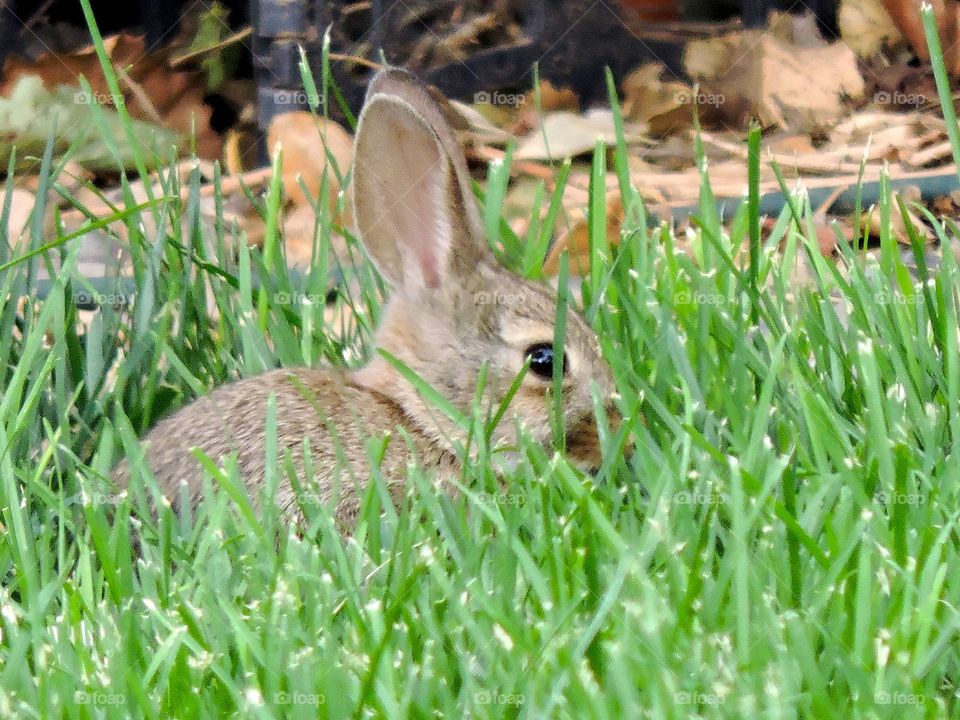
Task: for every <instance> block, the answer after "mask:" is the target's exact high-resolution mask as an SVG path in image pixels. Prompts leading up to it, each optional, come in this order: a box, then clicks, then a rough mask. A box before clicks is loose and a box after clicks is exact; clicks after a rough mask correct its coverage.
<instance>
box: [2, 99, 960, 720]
mask: <svg viewBox="0 0 960 720" xmlns="http://www.w3.org/2000/svg"><path fill="white" fill-rule="evenodd" d="M942 87H943V86H942ZM614 107H616V104H614ZM754 137H755V136H754ZM758 147H759V145H758V144H757V143H756V142H753V143H752V144H751V148H752V154H751V162H752V163H758V162H760V158H759V153H758V150H757V148H758ZM143 152H144V153H147V152H148V149H146V148H144V149H143ZM608 161H609V163H611V166H612V168H613V169H614V170H615V171H616V172H617V174H618V176H619V177H620V180H621V191H622V193H623V196H624V198H623V199H624V205H625V207H626V209H627V222H626V225H625V227H624V230H623V233H622V238H621V243H620V245H619V246H618V247H616V248H610V247H606V246H605V234H604V227H605V219H604V217H603V211H604V202H603V183H602V182H600V180H601V179H602V178H603V176H604V174H605V172H606V165H607V163H608ZM63 162H64V160H63V159H62V158H60V157H57V158H54V154H53V149H52V147H51V148H49V149H48V153H47V155H46V156H45V157H44V158H43V167H42V169H41V173H40V176H41V179H42V182H44V183H47V182H50V180H49V179H50V178H55V177H57V176H58V169H59V168H58V166H59V165H60V164H62V163H63ZM167 165H168V166H169V167H170V168H171V169H170V170H167V171H161V172H160V176H161V177H162V178H163V193H162V194H161V195H158V196H157V197H156V198H154V199H153V200H152V201H150V202H148V203H146V204H141V205H136V204H135V203H134V202H133V201H131V202H130V203H129V204H128V209H126V210H123V211H121V212H119V213H117V214H115V215H113V216H110V217H108V218H106V219H105V220H101V221H98V224H99V225H101V226H103V225H106V226H108V227H112V228H117V227H122V230H123V236H124V237H125V238H126V241H127V242H128V243H129V246H130V250H131V252H132V253H133V255H134V261H135V262H134V267H135V268H136V272H135V276H134V278H133V279H132V287H130V288H124V289H123V291H122V295H123V297H122V299H123V300H124V301H125V302H124V303H120V304H119V305H118V306H117V307H113V306H112V305H111V304H110V303H106V304H105V305H104V306H103V307H102V309H101V310H100V311H99V312H97V313H94V314H92V315H83V316H81V312H80V311H79V310H78V308H77V304H78V299H79V298H81V297H90V296H91V295H92V296H94V297H97V296H98V295H103V294H104V293H105V292H106V290H104V289H103V288H93V287H91V286H89V284H87V283H86V281H85V280H84V279H83V278H82V277H81V275H80V274H79V273H78V271H77V269H76V268H77V263H78V255H77V247H76V243H75V242H74V240H75V238H73V237H71V236H70V235H68V234H65V233H58V234H57V237H55V238H51V237H49V236H45V235H44V233H43V228H42V224H41V223H39V222H37V223H34V226H33V231H32V233H31V237H30V245H29V247H26V248H20V249H19V250H15V251H12V252H11V251H8V250H7V243H6V242H2V243H0V253H2V255H0V297H2V298H3V299H4V300H3V305H2V308H0V385H2V388H3V394H2V399H0V522H2V529H3V531H2V534H0V573H2V578H3V580H2V585H0V717H3V718H54V717H56V718H59V717H64V718H128V717H146V718H168V717H169V718H222V717H237V718H275V717H276V718H280V717H283V718H310V719H313V718H318V717H320V718H327V717H330V718H344V717H389V718H404V717H410V718H430V717H449V718H459V717H477V718H488V717H490V718H500V717H522V718H554V717H557V718H644V717H649V718H657V719H660V718H689V717H696V716H699V717H704V718H744V717H771V718H818V719H819V718H833V717H837V718H861V717H862V718H885V717H898V718H905V717H909V718H912V717H929V718H940V717H958V716H960V702H958V688H957V685H958V683H960V657H958V653H957V644H956V640H957V629H958V625H960V613H958V610H957V607H958V606H960V586H958V584H957V583H956V582H951V580H950V579H951V578H954V579H956V578H957V577H960V536H958V527H957V523H958V515H960V506H958V496H960V462H958V461H957V458H958V457H960V349H958V342H960V332H958V314H960V270H958V267H957V262H956V259H955V258H954V255H953V253H951V252H944V254H943V262H942V264H941V265H940V266H939V267H937V268H927V267H926V266H925V265H924V261H923V257H924V256H923V253H922V251H921V248H920V244H919V239H918V238H915V241H916V242H915V247H914V250H915V253H914V256H915V259H916V261H917V267H916V268H913V269H910V268H908V267H907V266H906V265H905V264H904V260H903V258H902V255H901V253H900V252H899V250H898V248H897V242H896V239H895V238H894V236H893V233H891V232H886V233H881V235H882V244H881V248H880V252H879V253H878V254H876V255H873V256H868V255H867V254H865V253H864V252H863V251H862V248H860V247H858V246H859V244H860V241H859V239H858V241H857V243H855V244H854V246H853V247H851V246H850V245H849V244H848V243H846V242H841V243H840V251H839V253H838V257H837V258H834V259H826V258H823V257H821V256H820V255H819V251H818V249H817V247H818V245H817V241H816V237H815V231H814V228H813V218H812V211H811V209H810V207H809V203H808V202H806V200H805V197H804V196H803V194H802V193H798V194H794V195H793V196H792V200H791V202H790V203H789V204H788V206H787V207H785V208H784V210H783V212H782V214H781V215H780V216H779V218H778V219H777V222H776V225H775V227H774V228H773V230H772V231H771V232H770V233H769V234H767V235H765V236H763V237H761V235H760V224H759V219H758V218H757V217H756V214H755V213H753V212H751V209H752V208H755V207H756V205H755V204H751V203H749V202H744V203H742V204H741V205H740V206H739V208H737V209H736V210H735V211H734V210H733V209H732V208H730V207H728V208H727V212H726V214H725V216H721V214H720V213H718V211H717V208H716V205H715V203H714V200H713V197H712V195H711V192H710V186H709V182H708V179H707V176H706V174H705V175H704V180H703V186H702V193H701V195H702V205H701V210H700V212H699V214H698V216H697V223H696V226H697V229H696V231H694V232H692V233H691V234H690V235H688V236H679V237H678V236H675V234H674V233H673V231H672V230H671V229H670V228H669V227H667V226H666V225H656V224H654V223H651V222H649V221H648V220H649V219H648V217H647V216H646V214H645V212H644V209H643V207H642V204H641V203H640V202H639V199H638V197H637V195H636V191H635V190H634V189H633V188H631V187H630V183H629V178H628V174H627V165H626V156H625V150H624V147H623V146H622V144H621V145H620V146H619V147H617V148H616V149H615V150H614V151H613V152H612V153H611V154H610V157H609V158H608V157H607V154H606V153H604V152H598V153H597V154H596V155H595V158H594V172H595V176H596V178H597V179H598V182H597V191H596V192H595V193H594V194H593V200H592V201H591V218H590V226H591V228H592V229H593V231H595V232H594V235H593V237H594V243H593V246H592V252H591V256H592V257H591V267H590V273H589V274H588V275H587V276H586V277H584V278H583V281H582V283H579V284H577V285H575V287H574V289H573V290H572V291H571V293H570V295H569V302H571V303H572V304H574V305H577V306H579V307H580V308H581V309H582V310H583V312H584V314H585V315H586V317H587V318H588V320H589V322H590V323H591V324H592V325H593V326H594V327H595V328H596V330H597V332H598V334H599V336H600V339H601V344H602V346H603V350H604V354H605V356H606V357H607V358H608V360H609V361H610V363H611V366H612V367H613V370H614V374H615V376H616V381H617V386H618V390H619V394H620V404H621V409H622V410H623V411H624V413H625V416H626V429H627V431H628V433H629V436H630V439H631V440H632V443H633V450H632V453H630V454H626V453H624V452H623V451H622V446H623V442H622V440H623V438H622V437H621V436H617V435H615V434H613V433H607V432H604V438H605V443H606V447H605V452H604V455H605V460H604V463H603V465H602V467H601V469H600V471H599V473H598V474H597V475H595V476H588V475H584V474H583V473H581V472H580V471H579V470H577V469H576V468H574V467H573V466H571V465H570V464H569V463H568V462H567V461H566V460H565V459H564V457H563V454H562V452H559V451H555V450H552V449H544V448H542V447H539V446H537V445H534V444H532V443H526V444H525V445H524V446H523V447H522V448H519V451H518V452H516V453H515V458H514V460H515V462H514V467H513V469H511V470H510V471H509V473H508V474H507V475H506V476H505V477H504V478H503V481H504V484H505V485H506V488H507V489H506V490H505V491H504V490H502V489H501V486H500V485H499V483H498V478H497V477H496V475H495V474H494V472H493V470H492V469H491V454H493V453H496V452H498V450H497V449H496V448H492V447H490V444H489V443H488V442H487V441H488V438H489V428H488V423H487V422H486V421H487V420H488V415H487V414H486V413H487V412H488V411H489V409H486V408H482V407H478V408H477V412H476V416H475V417H474V418H473V425H472V427H473V430H474V432H473V437H472V440H473V442H474V443H475V446H476V447H475V452H474V456H473V457H474V459H473V460H472V461H470V462H468V463H467V465H466V467H465V470H464V474H463V477H462V479H461V483H462V487H463V492H462V493H461V496H460V497H459V498H457V499H451V498H448V497H444V496H438V495H437V493H436V491H435V490H434V488H433V484H432V483H431V480H430V477H429V473H427V472H425V471H423V470H422V469H418V468H412V469H411V473H410V477H409V488H410V491H409V495H408V499H407V501H406V502H405V503H404V504H403V505H402V506H401V507H399V508H396V509H395V508H394V507H393V506H392V505H391V504H390V503H389V501H388V498H389V494H388V492H387V491H386V489H385V488H384V486H383V482H382V480H381V479H380V478H379V477H377V476H374V477H373V478H372V480H371V484H370V487H369V490H368V492H367V494H366V495H365V497H364V503H363V508H362V510H361V515H360V521H359V525H358V527H357V529H356V531H355V533H354V534H353V535H352V536H349V537H348V536H343V535H341V534H340V533H339V532H337V530H336V528H335V526H334V523H333V520H332V517H331V513H330V512H329V508H325V507H314V508H312V509H311V511H310V512H309V513H308V514H307V515H308V518H307V522H306V523H305V526H304V527H289V526H287V525H285V524H283V523H282V522H281V520H280V516H279V513H278V512H276V511H275V509H274V508H272V507H271V506H270V504H269V503H267V504H266V507H265V508H264V509H263V510H262V511H256V512H255V511H253V510H251V500H250V499H249V498H247V497H246V496H244V495H243V493H242V492H239V491H238V490H237V488H238V483H237V477H236V471H235V468H231V467H230V466H229V464H228V466H227V467H226V468H222V469H217V468H211V470H210V472H209V473H208V480H209V483H208V486H209V487H208V492H207V493H206V495H205V498H204V500H203V501H202V502H201V503H200V504H199V505H197V506H195V507H192V508H189V509H188V511H186V512H183V513H181V514H179V515H177V514H174V513H173V512H172V511H171V509H170V507H169V506H168V505H166V504H164V503H162V502H160V503H157V502H155V499H156V495H155V492H156V488H155V486H154V485H153V484H152V482H151V479H150V478H149V477H147V476H146V474H141V475H139V476H135V478H134V482H133V483H132V486H131V490H130V492H118V491H117V489H116V488H115V487H113V486H112V485H111V483H110V470H111V468H112V466H113V464H114V462H115V461H116V460H117V459H118V458H119V457H120V456H121V455H123V454H130V453H132V452H133V451H134V448H135V444H136V442H137V437H138V436H141V435H142V434H143V433H144V432H145V431H146V430H147V429H148V428H149V427H151V426H152V425H153V424H154V423H155V422H156V420H158V419H159V418H161V417H163V416H164V415H166V414H168V413H169V412H171V411H172V410H174V409H175V408H177V407H180V406H182V405H183V404H184V403H186V402H187V401H189V400H190V399H191V398H193V397H195V396H197V395H200V394H203V393H205V392H207V391H208V390H209V389H211V388H212V387H214V386H216V385H218V384H221V383H223V382H226V381H228V380H230V379H235V378H238V377H248V376H252V375H256V374H258V373H260V372H262V371H264V370H266V369H268V368H272V367H276V366H295V365H302V364H316V363H320V362H329V363H334V364H348V363H355V362H357V358H358V357H360V356H363V355H364V353H368V352H370V347H369V343H368V340H369V336H370V331H371V328H372V327H374V326H375V325H376V322H377V320H378V315H379V310H380V306H381V304H382V301H383V284H382V283H381V282H380V281H379V280H378V278H377V277H376V275H375V273H374V271H373V270H372V267H370V266H369V265H368V264H367V263H366V261H365V260H364V259H363V257H364V256H363V255H362V253H361V252H360V251H359V248H358V246H357V244H356V241H355V239H353V238H351V237H348V244H349V246H350V247H352V248H354V250H355V258H356V264H355V265H353V266H351V267H348V268H346V269H344V270H342V271H341V274H343V273H345V274H346V275H347V276H348V279H349V280H350V281H349V282H345V283H344V284H343V285H342V286H341V287H342V288H346V290H344V291H343V292H341V293H340V294H339V295H338V296H337V298H336V300H335V305H336V307H334V308H330V307H327V306H325V304H324V303H322V302H311V300H315V299H316V298H317V297H318V296H319V293H318V289H322V293H323V295H326V292H327V288H328V286H329V280H328V278H329V276H330V274H331V270H332V268H331V263H330V252H329V250H330V238H331V233H332V232H334V231H335V230H336V228H334V227H333V226H332V223H331V221H330V219H329V218H326V217H321V219H320V220H319V222H318V225H317V228H316V248H315V256H316V258H317V261H316V262H315V263H314V265H313V267H312V268H311V270H310V272H309V273H306V274H295V273H291V272H288V270H287V268H286V266H285V263H284V260H283V255H282V252H281V249H282V244H281V238H280V236H279V235H278V231H277V222H276V220H277V214H278V212H279V210H278V208H279V184H278V183H274V184H273V185H272V186H271V189H270V192H269V193H268V194H267V195H266V197H265V198H264V199H263V213H264V216H265V218H266V226H267V233H266V239H265V242H264V246H263V248H262V249H247V248H246V247H245V246H243V245H240V246H238V247H233V246H232V244H231V243H230V242H229V233H227V232H226V231H225V229H224V227H223V224H222V223H218V224H217V228H216V230H214V231H210V229H209V228H205V227H204V226H203V225H202V223H201V222H200V221H199V217H200V212H199V203H200V192H199V175H198V174H195V175H194V176H192V177H191V178H188V181H187V182H186V183H184V184H181V183H180V180H179V178H178V177H177V175H176V174H175V173H174V172H173V170H172V168H173V166H174V162H173V159H172V158H171V159H170V161H169V162H168V163H167ZM10 167H11V168H12V167H13V163H12V162H11V164H10ZM506 177H507V173H505V172H504V168H503V167H502V166H500V167H495V168H494V171H493V177H492V179H491V180H490V182H491V185H488V186H487V187H488V192H486V193H484V192H483V190H480V195H481V200H485V201H486V203H485V204H486V207H485V217H486V218H487V219H488V220H489V221H490V222H489V223H488V224H489V226H490V229H491V230H492V234H493V237H492V238H491V240H492V242H493V243H494V244H495V246H496V248H497V250H498V252H499V253H500V254H501V256H502V258H503V260H504V261H505V262H506V263H508V264H509V265H511V266H512V267H514V268H516V269H518V270H521V271H523V272H525V273H526V274H528V275H531V276H532V277H537V276H538V274H539V269H538V267H539V266H538V262H537V260H540V261H542V258H543V254H544V253H545V251H546V238H549V237H550V235H551V231H552V228H551V227H549V226H545V227H539V228H537V227H535V228H534V229H533V230H532V231H531V236H530V237H527V238H518V237H515V236H513V235H512V234H511V233H510V230H509V228H508V226H507V225H506V224H505V223H501V222H499V218H500V208H499V207H498V205H497V203H498V201H499V200H498V198H502V197H503V194H502V193H500V192H495V191H493V190H495V187H496V183H498V182H505V181H506V180H505V179H506ZM46 189H47V187H46V186H42V187H41V191H40V192H38V193H37V196H38V197H39V198H43V197H44V196H45V191H46ZM55 189H56V188H55ZM64 192H66V191H65V190H64ZM484 195H485V197H484ZM561 195H562V188H557V190H556V191H555V192H554V194H553V196H550V194H549V193H547V194H546V196H545V197H544V198H543V202H544V203H545V204H547V205H549V204H550V203H551V202H556V201H558V199H559V198H560V197H561ZM340 202H341V203H342V202H343V198H340ZM8 203H9V199H8V200H7V204H8ZM6 206H7V205H6V204H5V207H6ZM320 206H321V207H326V199H325V198H322V199H321V202H320ZM882 208H883V214H884V217H885V221H886V222H889V218H890V215H891V214H892V213H900V212H901V208H900V207H898V206H896V205H892V206H891V204H890V203H889V202H888V201H887V202H884V203H882ZM4 212H6V210H4ZM41 212H42V208H41ZM4 217H5V215H4ZM550 217H551V216H550V214H549V213H548V214H547V222H548V223H549V222H550ZM94 222H95V221H94V220H91V223H94ZM3 224H4V225H5V224H6V223H3ZM936 228H937V232H938V234H939V239H940V240H941V242H942V243H943V246H944V247H950V237H951V236H953V234H954V233H955V231H956V228H955V227H953V226H951V225H949V224H948V225H946V226H945V225H944V224H942V223H938V224H936ZM601 241H602V242H601ZM30 252H33V253H34V254H33V255H32V257H31V258H29V259H23V256H24V255H25V254H29V253H30ZM801 262H803V263H805V264H807V265H808V266H809V267H810V268H812V281H811V282H808V283H800V282H798V281H797V280H796V277H795V268H796V266H797V264H798V263H801ZM38 263H39V264H40V265H47V266H49V267H50V269H51V275H52V278H53V279H52V280H51V281H50V282H49V283H46V284H41V283H40V281H38V280H37V277H36V272H35V269H36V265H37V264H38ZM31 266H33V268H31ZM54 268H57V269H54ZM561 282H562V283H563V285H564V286H565V285H566V283H565V282H563V281H561ZM17 298H25V300H23V301H20V302H18V301H17V300H16V299H17ZM81 320H82V322H81ZM376 444H377V443H376V442H373V441H372V442H371V448H370V451H371V454H372V455H373V454H376V452H377V451H378V448H377V447H376ZM157 505H159V509H158V510H157V509H155V508H156V506H157Z"/></svg>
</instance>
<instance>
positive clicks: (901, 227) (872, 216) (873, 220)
mask: <svg viewBox="0 0 960 720" xmlns="http://www.w3.org/2000/svg"><path fill="white" fill-rule="evenodd" d="M898 199H900V200H903V203H904V205H905V206H906V209H907V217H908V218H909V219H910V224H911V225H913V227H914V229H915V231H916V233H917V234H918V235H919V236H920V238H921V239H922V240H923V241H924V242H926V243H927V244H928V245H929V244H931V243H933V242H935V241H936V239H937V236H936V234H935V233H934V232H933V230H931V229H930V228H929V227H928V226H927V224H926V223H925V222H923V220H921V219H920V217H919V216H918V215H917V214H916V213H915V212H914V211H913V209H912V208H911V207H910V206H911V204H913V203H917V202H920V200H921V194H920V188H918V187H917V186H916V185H909V186H907V187H905V188H903V190H901V191H899V192H891V193H890V229H891V230H892V231H893V234H894V237H895V238H896V240H897V242H898V243H900V244H901V245H910V244H911V242H910V233H909V232H908V231H907V225H906V224H905V223H904V221H903V215H902V214H901V212H900V203H899V202H898ZM863 220H864V223H865V224H866V227H867V231H868V232H869V233H870V234H871V235H874V236H879V235H880V228H881V226H882V222H881V214H880V208H879V206H874V207H873V208H871V209H870V210H869V211H868V212H866V213H864V215H863Z"/></svg>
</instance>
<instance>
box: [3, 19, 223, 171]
mask: <svg viewBox="0 0 960 720" xmlns="http://www.w3.org/2000/svg"><path fill="white" fill-rule="evenodd" d="M103 44H104V47H105V49H106V51H107V55H108V56H109V58H110V62H111V64H112V65H113V68H114V70H115V72H116V75H117V80H118V82H119V84H120V90H121V93H122V95H123V98H122V101H123V104H124V105H125V107H126V108H127V110H128V111H129V112H130V115H131V116H132V117H134V118H137V119H140V120H144V121H149V122H153V123H154V124H157V125H162V126H163V127H165V128H168V129H170V130H173V131H174V132H177V133H184V134H187V133H191V132H194V133H195V136H196V140H195V142H196V149H197V154H198V155H200V157H203V158H209V159H216V158H219V157H220V147H221V138H220V135H219V134H218V133H217V132H215V131H214V130H213V128H211V127H210V118H211V115H212V110H211V109H210V108H209V107H208V106H207V105H206V104H204V102H203V98H204V95H205V94H206V81H205V79H204V76H203V73H201V72H196V71H192V70H190V71H188V70H176V71H175V70H172V69H171V68H170V67H169V65H168V59H169V51H168V50H166V49H156V48H147V47H146V44H145V41H144V38H143V37H141V36H133V35H127V34H120V35H113V36H111V37H108V38H105V39H104V41H103ZM28 75H29V76H33V77H38V78H40V79H41V81H42V82H43V84H44V86H45V87H46V88H47V90H50V91H55V90H56V89H57V88H58V87H59V86H61V85H66V86H68V87H71V88H73V93H72V95H73V97H74V102H75V103H76V104H77V105H78V106H81V107H83V106H89V105H90V104H91V103H94V102H95V103H97V104H98V105H103V106H105V107H111V108H112V107H116V106H117V105H118V104H119V103H118V100H119V98H115V97H113V94H112V93H111V91H110V87H109V85H108V83H107V80H106V78H105V77H104V74H103V70H102V69H101V66H100V60H99V58H98V57H97V53H96V50H95V48H94V47H93V46H90V47H87V48H84V49H82V50H79V51H77V52H73V53H68V54H54V53H47V54H46V55H42V56H40V57H39V58H36V59H34V60H24V59H22V58H20V57H18V56H15V55H11V56H9V57H8V58H7V61H6V64H5V65H4V68H3V81H2V82H0V95H3V96H7V95H9V93H10V92H11V91H12V90H13V88H14V87H15V86H16V85H17V83H18V82H19V81H20V79H21V78H23V77H24V76H28ZM81 75H82V76H83V77H84V78H85V79H86V80H87V82H88V83H89V84H90V92H89V93H84V92H82V91H81V90H80V87H81V84H80V76H81ZM85 109H87V108H85Z"/></svg>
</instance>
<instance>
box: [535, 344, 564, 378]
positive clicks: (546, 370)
mask: <svg viewBox="0 0 960 720" xmlns="http://www.w3.org/2000/svg"><path fill="white" fill-rule="evenodd" d="M527 357H528V358H529V359H530V369H531V370H532V371H533V372H535V373H536V374H537V375H539V376H540V377H542V378H544V379H546V380H549V379H550V378H552V377H553V345H551V344H550V343H537V344H536V345H531V346H530V347H528V348H527ZM563 374H564V375H566V374H567V355H566V353H564V355H563Z"/></svg>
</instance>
